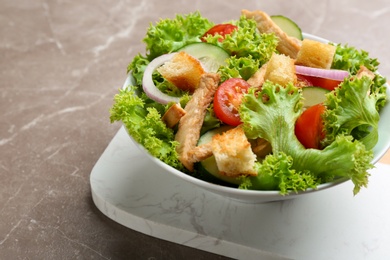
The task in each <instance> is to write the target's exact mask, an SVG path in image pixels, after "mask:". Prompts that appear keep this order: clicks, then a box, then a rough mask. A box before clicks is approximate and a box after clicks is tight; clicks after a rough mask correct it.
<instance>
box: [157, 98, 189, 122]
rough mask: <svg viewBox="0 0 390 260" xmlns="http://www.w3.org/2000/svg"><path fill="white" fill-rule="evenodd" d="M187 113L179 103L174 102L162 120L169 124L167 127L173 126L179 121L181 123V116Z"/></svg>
mask: <svg viewBox="0 0 390 260" xmlns="http://www.w3.org/2000/svg"><path fill="white" fill-rule="evenodd" d="M185 114H186V111H185V110H184V109H183V108H182V107H181V106H180V104H179V103H177V104H173V105H172V106H171V107H170V108H169V109H168V110H167V112H165V114H164V115H163V116H162V117H161V120H162V121H163V122H164V123H165V124H166V125H167V127H169V128H172V127H174V126H175V125H176V124H177V123H179V121H180V118H182V117H183V116H184V115H185Z"/></svg>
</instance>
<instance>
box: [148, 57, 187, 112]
mask: <svg viewBox="0 0 390 260" xmlns="http://www.w3.org/2000/svg"><path fill="white" fill-rule="evenodd" d="M175 54H176V53H175V52H173V53H169V54H164V55H161V56H159V57H157V58H155V59H154V60H152V61H151V62H150V63H149V64H148V66H147V67H146V69H145V71H144V76H143V78H142V88H143V90H144V91H145V94H146V95H147V96H148V97H149V98H151V99H153V100H154V101H156V102H158V103H161V104H163V105H166V104H168V103H169V102H174V103H179V101H180V98H179V97H172V96H169V95H167V94H165V93H163V92H161V91H160V90H159V89H158V88H157V87H156V85H154V82H153V79H152V74H153V72H154V71H155V70H156V69H157V68H158V67H159V66H161V65H162V64H164V63H165V62H167V61H170V60H171V59H172V58H173V56H174V55H175Z"/></svg>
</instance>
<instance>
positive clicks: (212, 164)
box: [198, 126, 240, 185]
mask: <svg viewBox="0 0 390 260" xmlns="http://www.w3.org/2000/svg"><path fill="white" fill-rule="evenodd" d="M232 128H233V127H232V126H221V127H218V128H216V129H213V130H210V131H208V132H206V133H205V134H204V135H202V136H201V137H200V138H199V141H198V145H201V144H205V143H208V142H211V140H212V138H213V136H214V135H216V134H220V133H223V132H226V131H227V130H229V129H232ZM200 164H201V166H202V169H203V170H204V171H205V173H206V174H210V175H212V176H213V177H215V178H217V179H219V180H221V181H224V182H227V183H231V184H236V185H239V184H240V181H239V180H238V179H237V178H232V177H227V176H224V175H221V174H220V173H219V170H218V167H217V162H216V161H215V157H214V156H211V157H209V158H207V159H205V160H203V161H201V162H200Z"/></svg>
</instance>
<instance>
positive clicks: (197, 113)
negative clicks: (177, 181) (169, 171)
mask: <svg viewBox="0 0 390 260" xmlns="http://www.w3.org/2000/svg"><path fill="white" fill-rule="evenodd" d="M219 80H220V76H219V74H214V73H206V74H204V75H203V76H202V77H201V80H200V83H199V87H198V88H197V89H196V90H195V92H194V94H193V95H192V98H191V99H190V101H188V103H187V105H186V106H185V108H184V110H185V111H186V114H185V115H184V116H183V117H182V118H181V119H180V121H179V129H178V131H177V133H176V136H175V140H176V141H178V142H179V145H178V146H177V148H176V150H177V152H178V154H179V160H180V161H181V163H183V165H184V166H185V167H186V168H187V169H188V170H190V171H193V170H194V162H193V160H192V158H191V154H190V153H189V152H190V151H191V150H192V149H194V148H195V146H196V144H197V142H198V140H199V137H200V130H201V128H202V125H203V120H204V117H205V115H206V109H207V107H208V106H209V105H210V103H211V101H212V100H213V98H214V93H215V91H216V90H217V88H218V84H219Z"/></svg>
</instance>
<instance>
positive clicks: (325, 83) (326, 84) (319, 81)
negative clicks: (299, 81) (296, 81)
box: [299, 75, 342, 91]
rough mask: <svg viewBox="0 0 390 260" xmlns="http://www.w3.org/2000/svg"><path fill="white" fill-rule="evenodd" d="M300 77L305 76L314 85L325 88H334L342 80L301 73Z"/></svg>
mask: <svg viewBox="0 0 390 260" xmlns="http://www.w3.org/2000/svg"><path fill="white" fill-rule="evenodd" d="M299 77H300V78H303V79H305V80H307V81H309V82H310V83H311V84H313V85H312V86H316V87H320V88H324V89H327V90H330V91H332V90H334V89H335V88H336V87H337V86H338V85H339V84H340V83H341V82H342V81H340V80H335V79H328V78H320V77H314V76H306V75H299Z"/></svg>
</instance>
